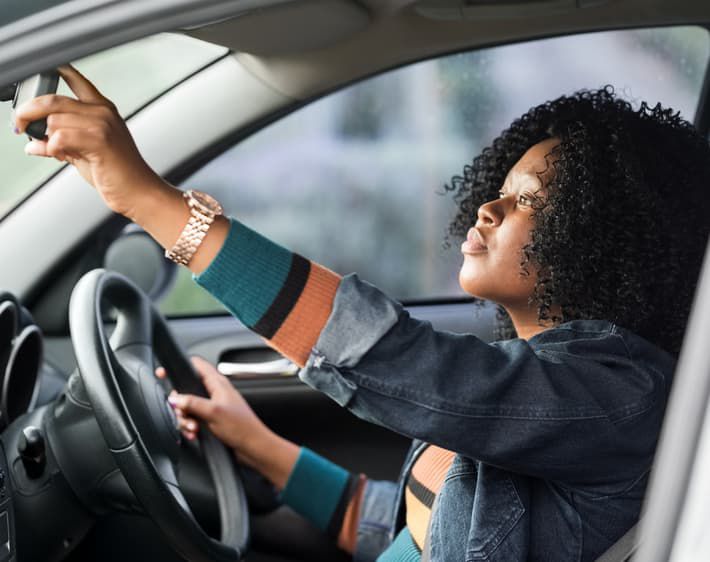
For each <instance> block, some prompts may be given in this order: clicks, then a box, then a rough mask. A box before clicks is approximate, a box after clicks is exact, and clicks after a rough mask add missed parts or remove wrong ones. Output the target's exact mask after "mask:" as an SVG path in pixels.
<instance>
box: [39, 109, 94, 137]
mask: <svg viewBox="0 0 710 562" xmlns="http://www.w3.org/2000/svg"><path fill="white" fill-rule="evenodd" d="M99 124H100V122H99V121H97V119H96V117H95V116H93V115H87V114H86V113H51V114H50V115H48V116H47V136H50V134H51V133H52V132H54V131H58V130H59V129H89V128H91V127H95V126H97V125H99Z"/></svg>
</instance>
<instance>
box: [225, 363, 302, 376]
mask: <svg viewBox="0 0 710 562" xmlns="http://www.w3.org/2000/svg"><path fill="white" fill-rule="evenodd" d="M217 370H218V371H219V372H220V373H222V374H223V375H224V376H225V377H230V378H234V379H260V378H270V377H291V376H293V375H295V374H296V373H297V372H298V365H296V364H295V363H292V362H291V361H289V360H288V359H276V360H274V361H263V362H261V363H234V362H228V361H221V362H219V363H217Z"/></svg>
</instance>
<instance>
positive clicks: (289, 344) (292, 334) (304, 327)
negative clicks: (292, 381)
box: [269, 262, 341, 367]
mask: <svg viewBox="0 0 710 562" xmlns="http://www.w3.org/2000/svg"><path fill="white" fill-rule="evenodd" d="M340 279H341V278H340V276H339V275H338V274H337V273H334V272H332V271H330V270H329V269H327V268H325V267H323V266H322V265H319V264H317V263H313V262H311V271H310V273H309V274H308V281H306V285H305V287H304V288H303V292H302V293H301V295H300V296H299V298H298V301H296V304H295V305H294V307H293V309H291V312H289V314H288V316H287V317H286V320H284V322H283V324H281V326H280V327H279V329H278V331H277V332H276V334H274V337H273V338H272V339H271V340H269V344H270V345H271V346H272V347H273V348H274V349H276V350H277V351H278V352H279V353H281V354H283V355H285V356H286V357H288V358H289V359H291V361H293V362H294V363H296V365H298V366H299V367H303V366H304V365H305V364H306V361H307V360H308V356H309V355H310V353H311V349H313V346H314V345H315V344H316V342H317V341H318V337H319V336H320V333H321V331H322V330H323V328H324V327H325V324H326V322H327V321H328V317H329V316H330V312H331V310H332V309H333V300H334V299H335V293H336V291H337V290H338V285H339V284H340Z"/></svg>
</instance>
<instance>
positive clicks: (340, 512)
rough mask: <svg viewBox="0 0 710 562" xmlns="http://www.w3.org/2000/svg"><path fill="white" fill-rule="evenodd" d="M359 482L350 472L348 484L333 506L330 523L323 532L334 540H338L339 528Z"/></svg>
mask: <svg viewBox="0 0 710 562" xmlns="http://www.w3.org/2000/svg"><path fill="white" fill-rule="evenodd" d="M359 482H360V476H359V475H358V474H353V473H352V472H351V473H350V477H349V478H348V483H347V485H346V486H345V487H344V488H343V493H342V494H341V496H340V499H339V500H338V505H336V506H335V510H334V511H333V515H331V516H330V521H329V522H328V527H327V528H326V530H325V532H326V533H327V535H328V536H329V537H331V538H332V539H334V540H337V539H338V535H339V534H340V528H341V527H342V526H343V519H345V512H346V511H347V510H348V504H349V503H350V500H351V499H352V497H353V495H354V494H355V492H356V491H357V485H358V483H359Z"/></svg>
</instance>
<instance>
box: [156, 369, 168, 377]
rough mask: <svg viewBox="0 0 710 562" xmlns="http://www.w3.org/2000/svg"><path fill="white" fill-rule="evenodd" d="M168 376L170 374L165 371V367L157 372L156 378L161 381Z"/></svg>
mask: <svg viewBox="0 0 710 562" xmlns="http://www.w3.org/2000/svg"><path fill="white" fill-rule="evenodd" d="M167 375H168V372H167V371H166V370H165V367H158V368H157V369H156V370H155V376H156V377H158V378H159V379H164V378H165V377H166V376H167Z"/></svg>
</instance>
